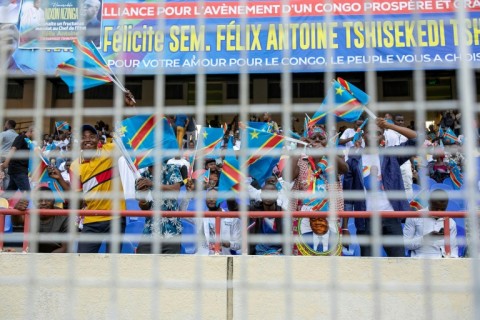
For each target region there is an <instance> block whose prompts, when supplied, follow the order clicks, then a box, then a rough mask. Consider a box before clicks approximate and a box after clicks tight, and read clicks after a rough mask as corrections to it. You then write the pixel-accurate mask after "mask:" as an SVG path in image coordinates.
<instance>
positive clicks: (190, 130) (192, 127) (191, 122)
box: [185, 116, 197, 145]
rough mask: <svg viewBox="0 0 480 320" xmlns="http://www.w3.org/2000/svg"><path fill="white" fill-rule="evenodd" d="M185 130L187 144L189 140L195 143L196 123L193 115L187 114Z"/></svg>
mask: <svg viewBox="0 0 480 320" xmlns="http://www.w3.org/2000/svg"><path fill="white" fill-rule="evenodd" d="M185 129H186V131H187V145H188V144H189V143H190V141H193V143H194V144H196V143H197V135H196V132H197V123H196V122H195V118H194V117H193V116H188V119H187V126H186V128H185Z"/></svg>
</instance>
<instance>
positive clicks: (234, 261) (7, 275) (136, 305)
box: [0, 253, 479, 320]
mask: <svg viewBox="0 0 480 320" xmlns="http://www.w3.org/2000/svg"><path fill="white" fill-rule="evenodd" d="M477 263H479V261H477ZM471 268H472V260H470V259H456V260H453V259H442V260H429V261H427V260H413V259H408V258H404V259H385V258H382V259H368V258H334V257H251V256H250V257H234V258H227V257H220V256H218V257H198V256H143V255H142V256H141V255H139V256H133V255H116V256H112V255H98V254H96V255H75V254H72V255H61V254H58V255H49V254H8V253H3V254H0V270H1V271H0V297H1V303H0V318H1V319H24V318H31V319H71V318H72V317H74V318H76V319H106V318H108V319H145V318H152V314H158V313H160V317H158V318H161V319H197V318H200V317H201V318H204V319H228V318H231V317H233V318H236V319H239V318H242V317H244V316H246V317H248V318H252V319H262V320H266V319H282V318H295V319H312V318H317V319H328V318H332V315H333V316H336V318H338V319H372V318H374V315H375V314H376V315H377V316H376V318H377V319H387V318H388V319H405V320H406V319H425V318H426V317H427V316H428V317H432V318H433V319H455V318H458V319H468V318H473V294H472V291H471V290H472V288H471V287H469V285H471V283H472V271H471ZM72 275H75V277H74V278H72ZM155 281H157V282H156V283H155ZM426 281H431V283H430V284H431V285H432V286H433V287H431V289H428V290H431V292H432V293H431V294H424V293H425V290H427V287H426V284H427V282H426ZM380 284H381V286H380ZM27 303H30V304H29V305H27ZM427 311H428V312H427ZM29 312H30V313H29ZM156 318H157V317H156Z"/></svg>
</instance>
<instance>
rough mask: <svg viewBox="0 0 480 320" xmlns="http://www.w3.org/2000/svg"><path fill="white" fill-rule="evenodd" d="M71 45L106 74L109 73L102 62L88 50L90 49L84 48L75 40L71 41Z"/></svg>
mask: <svg viewBox="0 0 480 320" xmlns="http://www.w3.org/2000/svg"><path fill="white" fill-rule="evenodd" d="M73 44H75V46H76V47H77V48H78V50H80V51H81V52H82V53H83V54H84V55H86V56H88V57H90V59H92V60H93V61H95V62H96V63H97V64H98V65H99V66H100V67H101V68H102V69H103V70H105V71H106V72H108V73H109V72H110V70H108V68H107V67H106V66H105V65H104V64H103V61H101V60H100V59H98V57H97V56H96V55H95V54H94V53H93V52H92V51H91V50H90V48H88V47H86V46H84V45H83V44H80V43H79V42H78V40H77V39H74V40H73Z"/></svg>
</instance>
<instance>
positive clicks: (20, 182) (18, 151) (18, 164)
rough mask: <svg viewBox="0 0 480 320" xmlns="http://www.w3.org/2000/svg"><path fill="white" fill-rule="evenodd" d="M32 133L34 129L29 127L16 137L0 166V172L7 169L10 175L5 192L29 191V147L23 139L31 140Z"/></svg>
mask: <svg viewBox="0 0 480 320" xmlns="http://www.w3.org/2000/svg"><path fill="white" fill-rule="evenodd" d="M33 131H34V127H33V126H30V127H28V129H27V131H26V132H25V133H24V134H20V135H18V136H17V137H16V138H15V140H13V143H12V147H11V148H10V151H9V152H8V154H7V156H6V159H5V161H4V162H3V163H2V164H0V170H1V171H5V169H6V168H8V174H9V175H10V181H9V183H8V186H7V189H6V190H7V191H13V192H15V191H17V190H21V191H30V181H29V180H28V161H29V152H30V147H29V146H28V143H27V140H25V139H30V140H33Z"/></svg>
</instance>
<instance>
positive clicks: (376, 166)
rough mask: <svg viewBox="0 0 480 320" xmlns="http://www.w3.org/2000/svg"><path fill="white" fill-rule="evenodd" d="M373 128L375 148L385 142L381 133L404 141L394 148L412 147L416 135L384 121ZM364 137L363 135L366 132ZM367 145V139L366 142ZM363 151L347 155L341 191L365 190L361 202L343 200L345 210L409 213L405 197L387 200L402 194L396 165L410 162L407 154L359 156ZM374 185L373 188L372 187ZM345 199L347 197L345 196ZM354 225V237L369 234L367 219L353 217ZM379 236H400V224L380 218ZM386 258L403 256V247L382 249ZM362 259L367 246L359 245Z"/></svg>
mask: <svg viewBox="0 0 480 320" xmlns="http://www.w3.org/2000/svg"><path fill="white" fill-rule="evenodd" d="M376 123H377V126H378V127H379V128H378V129H377V131H376V133H375V137H376V144H377V146H382V145H384V143H385V141H384V140H385V137H384V130H385V129H389V130H395V131H397V132H399V133H401V134H403V135H404V136H405V137H407V138H408V140H407V141H406V142H404V143H402V144H400V145H399V146H397V147H396V148H403V147H411V146H415V143H416V141H415V140H414V139H415V138H416V136H417V134H416V132H415V131H413V130H410V129H408V128H405V127H400V126H397V125H395V124H391V123H388V122H387V121H386V120H385V119H382V118H377V120H376ZM365 135H367V130H366V133H365ZM366 144H367V146H368V144H369V139H366ZM362 150H363V149H361V148H358V149H357V152H356V153H355V152H351V153H350V154H349V155H348V160H347V163H348V168H349V170H348V173H346V174H345V175H344V179H343V189H344V190H357V191H358V190H361V191H366V194H365V200H358V199H355V201H351V202H349V201H346V204H347V203H348V204H349V206H346V211H364V210H367V211H374V210H380V211H409V210H410V205H409V203H408V201H407V198H406V196H405V197H404V198H402V199H399V198H398V197H395V198H394V199H390V198H389V196H388V192H389V191H396V192H397V193H399V192H402V191H403V192H405V187H404V184H403V181H402V173H401V170H400V166H401V165H402V164H403V163H404V162H406V161H408V160H409V159H410V156H409V155H401V156H397V155H393V156H390V155H382V156H380V155H378V154H366V153H361V151H362ZM374 184H377V187H376V188H375V187H373V186H374ZM345 198H346V200H349V199H348V197H345ZM355 226H356V228H357V235H371V221H370V219H369V218H368V219H367V218H355ZM381 232H382V235H393V236H402V235H403V233H402V224H401V222H400V219H397V218H382V219H381ZM384 249H385V251H386V253H387V255H388V256H389V257H403V256H405V250H404V246H403V245H389V246H384ZM360 250H361V255H362V256H371V255H372V252H371V246H370V245H367V246H366V245H360Z"/></svg>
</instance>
